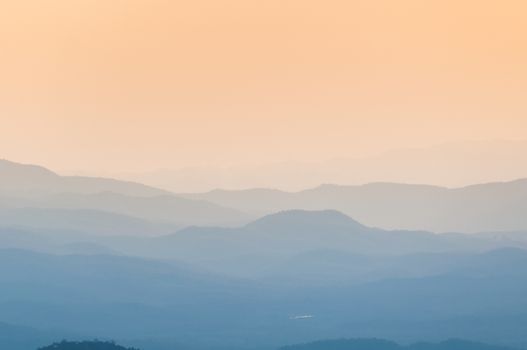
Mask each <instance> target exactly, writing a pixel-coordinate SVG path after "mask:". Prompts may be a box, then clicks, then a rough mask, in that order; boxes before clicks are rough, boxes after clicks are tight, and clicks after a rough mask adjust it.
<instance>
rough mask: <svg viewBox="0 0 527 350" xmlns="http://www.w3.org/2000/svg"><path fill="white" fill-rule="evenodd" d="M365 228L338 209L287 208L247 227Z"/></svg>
mask: <svg viewBox="0 0 527 350" xmlns="http://www.w3.org/2000/svg"><path fill="white" fill-rule="evenodd" d="M336 226H337V227H346V228H355V229H357V228H365V226H363V225H362V224H361V223H359V222H358V221H355V220H353V219H352V218H350V217H349V216H347V215H345V214H343V213H341V212H339V211H337V210H297V209H295V210H285V211H280V212H277V213H274V214H270V215H267V216H264V217H262V218H260V219H258V220H256V221H254V222H252V223H250V224H248V225H247V226H246V227H247V228H251V229H288V228H298V227H305V228H317V229H320V228H323V227H336Z"/></svg>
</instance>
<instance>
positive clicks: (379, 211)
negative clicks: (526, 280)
mask: <svg viewBox="0 0 527 350" xmlns="http://www.w3.org/2000/svg"><path fill="white" fill-rule="evenodd" d="M186 197H188V198H194V199H203V200H207V201H210V202H213V203H216V204H219V205H224V206H227V207H230V208H239V209H242V208H243V210H244V211H248V212H254V213H262V214H264V213H271V212H275V211H277V210H288V209H307V210H324V209H335V210H339V211H342V212H343V213H345V214H348V215H350V216H352V217H354V218H355V219H357V220H358V221H360V222H362V223H364V224H366V225H369V226H376V227H382V228H387V229H412V230H428V231H435V232H449V231H450V232H479V231H514V230H525V229H527V220H525V213H527V180H518V181H512V182H505V183H489V184H482V185H474V186H469V187H463V188H454V189H448V188H443V187H435V186H426V185H405V184H390V183H373V184H368V185H363V186H338V185H324V186H320V187H317V188H314V189H310V190H305V191H301V192H292V193H289V192H281V191H277V190H266V189H255V190H245V191H220V190H217V191H212V192H209V193H204V194H189V195H186Z"/></svg>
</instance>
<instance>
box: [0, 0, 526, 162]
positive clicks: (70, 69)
mask: <svg viewBox="0 0 527 350" xmlns="http://www.w3.org/2000/svg"><path fill="white" fill-rule="evenodd" d="M0 45H1V47H2V51H1V55H0V76H1V79H0V99H1V100H0V122H1V125H0V158H7V159H10V160H14V161H20V162H29V163H38V164H43V165H46V166H48V167H51V168H53V169H57V170H61V169H63V170H72V169H75V170H91V171H101V172H108V171H109V172H118V171H144V170H151V169H156V168H164V167H166V168H178V167H184V166H191V165H203V164H205V165H207V164H220V165H223V164H244V163H266V162H276V161H284V160H295V161H313V160H315V161H318V160H324V159H331V158H335V157H347V156H366V155H371V154H376V153H378V152H383V151H386V150H390V149H396V148H405V147H422V146H428V145H433V144H438V143H443V142H449V141H455V140H474V139H522V138H523V139H525V138H527V136H526V135H527V103H526V101H527V64H526V62H527V2H526V1H523V0H518V1H508V0H502V1H495V0H494V1H486V0H474V1H469V0H455V1H453V0H442V1H422V0H415V1H414V0H401V1H395V0H367V1H366V0H364V1H351V0H346V1H336V0H327V1H310V0H266V1H251V0H224V1H218V0H193V1H175V0H172V1H169V0H166V1H162V0H144V1H137V0H127V1H125V0H121V1H117V0H47V1H40V0H34V1H29V0H11V1H3V4H2V10H1V11H0Z"/></svg>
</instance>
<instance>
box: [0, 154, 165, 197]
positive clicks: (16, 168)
mask: <svg viewBox="0 0 527 350" xmlns="http://www.w3.org/2000/svg"><path fill="white" fill-rule="evenodd" d="M105 191H112V192H117V193H122V194H128V195H134V196H155V195H164V194H168V193H169V192H167V191H164V190H160V189H157V188H154V187H150V186H146V185H142V184H139V183H136V182H130V181H120V180H115V179H107V178H95V177H83V176H60V175H58V174H56V173H54V172H52V171H50V170H48V169H46V168H44V167H41V166H36V165H27V164H19V163H15V162H11V161H8V160H3V159H0V192H3V193H8V194H16V193H19V194H24V195H27V196H31V195H33V194H51V193H62V192H69V193H84V194H86V193H98V192H105Z"/></svg>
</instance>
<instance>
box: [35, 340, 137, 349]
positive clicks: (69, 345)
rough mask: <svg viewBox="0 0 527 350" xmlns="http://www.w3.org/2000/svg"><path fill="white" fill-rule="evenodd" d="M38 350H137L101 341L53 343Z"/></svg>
mask: <svg viewBox="0 0 527 350" xmlns="http://www.w3.org/2000/svg"><path fill="white" fill-rule="evenodd" d="M39 350H137V349H135V348H125V347H123V346H120V345H117V344H115V343H113V342H103V341H97V340H96V341H81V342H76V341H75V342H71V341H62V342H60V343H54V344H52V345H49V346H45V347H43V348H40V349H39Z"/></svg>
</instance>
